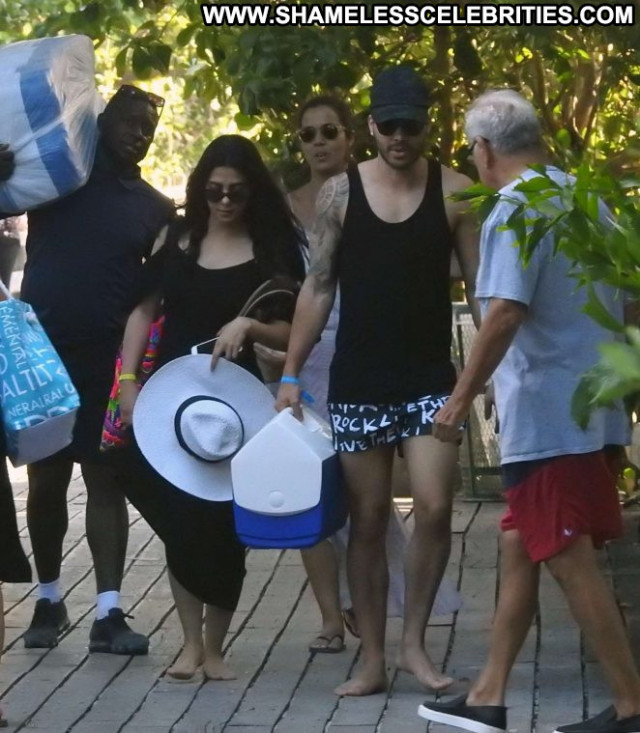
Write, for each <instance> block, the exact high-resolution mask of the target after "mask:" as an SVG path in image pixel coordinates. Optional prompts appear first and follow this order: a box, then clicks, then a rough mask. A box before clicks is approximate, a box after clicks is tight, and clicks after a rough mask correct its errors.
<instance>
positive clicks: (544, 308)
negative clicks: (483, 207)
mask: <svg viewBox="0 0 640 733" xmlns="http://www.w3.org/2000/svg"><path fill="white" fill-rule="evenodd" d="M547 171H548V174H549V175H550V176H551V177H552V178H554V180H557V181H559V182H566V181H567V175H566V174H565V173H563V172H562V171H560V170H558V169H557V168H553V167H549V168H548V169H547ZM535 175H537V174H536V173H535V172H534V171H531V170H528V171H526V172H525V173H524V174H523V175H522V177H521V179H528V178H532V177H534V176H535ZM521 179H517V180H516V181H513V182H512V183H511V184H509V185H507V186H505V187H504V188H502V189H501V190H500V193H501V194H502V195H503V196H509V197H512V198H513V197H518V198H522V199H523V198H524V196H523V194H521V193H519V192H517V191H514V190H513V189H514V187H515V186H516V185H517V184H518V183H519V182H520V180H521ZM514 208H515V204H513V203H511V202H509V201H506V200H501V201H500V202H499V203H498V204H497V205H496V206H495V208H494V210H493V211H492V212H491V215H490V216H489V217H488V218H487V220H486V221H485V223H484V225H483V227H482V233H481V238H480V268H479V271H478V279H477V285H476V296H477V298H478V300H479V302H480V307H481V309H482V312H483V314H484V313H485V312H486V310H487V308H488V306H489V299H490V298H504V299H506V300H514V301H518V302H520V303H524V304H525V305H527V306H528V313H527V317H526V320H525V321H524V323H523V324H522V325H521V326H520V328H519V329H518V332H517V333H516V336H515V338H514V340H513V342H512V344H511V346H510V347H509V349H508V351H507V353H506V355H505V357H504V359H503V360H502V362H501V363H500V365H499V366H498V368H497V369H496V371H495V374H494V377H493V379H494V384H495V391H496V407H497V410H498V415H499V417H500V449H501V454H502V463H503V464H504V463H515V462H517V461H530V460H535V459H540V458H549V457H552V456H558V455H566V454H576V453H590V452H592V451H596V450H600V449H601V448H602V447H604V446H605V445H609V444H613V445H626V444H627V443H628V442H629V439H630V432H629V425H628V421H627V418H626V416H625V414H624V412H623V411H622V410H621V409H600V410H598V411H596V412H595V413H594V414H593V416H592V418H591V421H590V423H589V426H588V428H587V429H586V430H582V429H581V428H580V427H578V425H577V424H576V423H575V421H574V420H573V418H572V416H571V398H572V395H573V393H574V391H575V388H576V386H577V385H578V382H579V380H580V377H581V375H582V374H584V372H585V371H587V369H589V368H590V367H592V366H593V365H594V364H595V363H596V362H597V361H598V350H597V346H598V344H600V343H603V342H605V341H612V340H614V339H616V338H618V337H617V336H615V334H613V333H612V332H610V331H607V330H606V329H604V328H602V327H601V326H599V325H598V324H597V323H596V322H595V321H593V320H592V319H591V318H590V317H589V316H587V315H585V314H584V313H582V312H581V309H582V306H583V305H584V304H585V302H586V294H585V292H584V289H582V288H581V289H577V284H576V280H575V279H574V278H573V277H571V276H570V274H569V271H570V262H569V260H568V259H567V258H566V257H565V256H564V255H563V254H558V255H556V256H554V254H553V237H552V236H551V235H547V237H545V238H544V239H543V240H542V241H541V242H540V244H539V245H538V247H537V248H536V250H535V252H534V254H533V257H532V259H531V263H530V264H529V265H528V266H527V267H526V268H525V267H524V266H523V263H522V261H521V259H520V250H519V248H518V246H517V245H516V244H515V235H514V233H513V232H512V231H510V230H504V231H500V227H501V226H503V225H504V224H505V223H506V221H507V219H508V218H509V215H510V214H511V213H512V212H513V210H514ZM606 211H607V210H606V208H605V207H604V206H603V207H602V212H603V216H604V215H606ZM595 289H596V292H597V294H598V296H599V298H600V299H601V301H602V303H603V304H604V305H605V306H606V307H607V309H608V310H609V311H610V313H611V314H612V315H613V316H614V317H615V318H617V319H618V320H622V318H623V299H622V296H621V294H619V293H618V292H617V291H615V290H614V289H613V288H611V287H608V286H604V285H600V284H596V286H595Z"/></svg>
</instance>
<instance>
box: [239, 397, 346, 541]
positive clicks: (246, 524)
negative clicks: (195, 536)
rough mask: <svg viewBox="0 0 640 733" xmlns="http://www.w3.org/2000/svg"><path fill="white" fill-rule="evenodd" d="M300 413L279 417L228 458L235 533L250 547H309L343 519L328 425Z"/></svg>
mask: <svg viewBox="0 0 640 733" xmlns="http://www.w3.org/2000/svg"><path fill="white" fill-rule="evenodd" d="M303 414H304V421H303V422H301V421H300V420H298V419H297V418H295V417H294V416H293V414H292V412H291V410H284V411H283V412H281V413H279V414H278V415H277V416H276V417H274V418H273V420H271V421H270V422H269V423H268V424H267V425H265V427H264V428H262V430H260V432H258V433H257V435H255V436H254V437H253V438H252V439H251V440H250V441H249V442H248V443H247V444H246V445H245V446H244V447H243V448H242V449H241V450H240V451H239V452H238V453H237V454H236V455H235V456H234V457H233V459H232V460H231V481H232V484H233V510H234V516H235V523H236V533H237V535H238V537H239V539H240V541H241V542H243V543H244V544H246V545H247V546H248V547H254V548H272V549H288V548H303V547H312V546H313V545H316V544H317V543H318V542H320V541H321V540H323V539H325V538H326V537H329V536H330V535H332V534H334V533H335V532H336V531H337V530H338V529H340V528H341V527H342V526H344V524H345V522H346V520H347V498H346V490H345V488H344V485H343V481H342V471H341V468H340V461H339V458H338V455H337V453H336V452H335V451H334V450H333V445H332V442H331V430H330V428H329V425H328V424H327V423H326V422H324V420H322V419H321V418H320V417H319V416H318V415H316V414H315V413H313V412H312V411H311V410H308V409H306V408H304V410H303Z"/></svg>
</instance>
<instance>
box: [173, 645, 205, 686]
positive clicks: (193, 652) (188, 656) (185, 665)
mask: <svg viewBox="0 0 640 733" xmlns="http://www.w3.org/2000/svg"><path fill="white" fill-rule="evenodd" d="M203 661H204V651H203V649H202V647H201V646H191V645H189V646H185V647H183V649H182V651H181V652H180V654H179V656H178V658H177V659H176V661H175V662H174V663H173V664H172V665H171V667H169V669H167V675H168V676H169V677H173V679H174V680H190V679H191V678H192V677H193V676H194V675H195V673H196V671H197V669H198V667H199V666H200V665H201V664H202V662H203Z"/></svg>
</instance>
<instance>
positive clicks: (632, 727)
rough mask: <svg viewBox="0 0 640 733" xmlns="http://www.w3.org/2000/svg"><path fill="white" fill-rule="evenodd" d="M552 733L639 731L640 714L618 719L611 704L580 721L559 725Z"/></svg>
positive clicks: (618, 732) (632, 732)
mask: <svg viewBox="0 0 640 733" xmlns="http://www.w3.org/2000/svg"><path fill="white" fill-rule="evenodd" d="M554 733H640V715H633V716H632V717H631V718H622V719H621V720H618V715H617V713H616V709H615V708H614V707H613V706H611V707H609V708H607V709H606V710H603V711H602V712H601V713H599V714H598V715H595V716H594V717H593V718H589V719H588V720H583V721H582V722H581V723H571V724H570V725H561V726H559V727H558V728H556V729H555V731H554Z"/></svg>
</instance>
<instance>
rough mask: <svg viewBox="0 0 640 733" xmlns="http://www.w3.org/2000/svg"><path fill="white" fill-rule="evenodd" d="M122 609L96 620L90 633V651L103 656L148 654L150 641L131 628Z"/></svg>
mask: <svg viewBox="0 0 640 733" xmlns="http://www.w3.org/2000/svg"><path fill="white" fill-rule="evenodd" d="M125 618H133V616H129V615H128V614H125V613H124V611H123V610H122V609H121V608H112V609H111V610H110V611H109V615H108V616H105V618H101V619H96V620H95V621H94V622H93V625H92V626H91V631H90V632H89V651H90V652H102V653H103V654H135V655H142V654H147V653H148V651H149V639H147V637H146V636H144V634H138V633H137V632H135V631H133V629H131V628H130V627H129V624H127V622H126V621H125Z"/></svg>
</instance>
